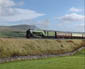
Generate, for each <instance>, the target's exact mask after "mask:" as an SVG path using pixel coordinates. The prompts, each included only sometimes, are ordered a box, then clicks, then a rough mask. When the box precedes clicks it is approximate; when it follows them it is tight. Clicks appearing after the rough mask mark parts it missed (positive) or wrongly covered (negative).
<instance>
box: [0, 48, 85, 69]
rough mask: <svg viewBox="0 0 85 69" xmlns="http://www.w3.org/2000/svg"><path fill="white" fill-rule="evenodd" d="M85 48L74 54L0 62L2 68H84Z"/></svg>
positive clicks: (0, 68)
mask: <svg viewBox="0 0 85 69" xmlns="http://www.w3.org/2000/svg"><path fill="white" fill-rule="evenodd" d="M84 60H85V49H84V50H82V51H80V52H78V53H77V54H75V55H74V56H65V57H55V58H48V59H39V60H25V61H16V62H9V63H4V64H0V69H84V68H85V61H84Z"/></svg>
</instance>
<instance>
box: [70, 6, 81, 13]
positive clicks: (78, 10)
mask: <svg viewBox="0 0 85 69" xmlns="http://www.w3.org/2000/svg"><path fill="white" fill-rule="evenodd" d="M69 11H70V12H81V11H82V10H81V9H78V8H74V7H72V8H70V9H69Z"/></svg>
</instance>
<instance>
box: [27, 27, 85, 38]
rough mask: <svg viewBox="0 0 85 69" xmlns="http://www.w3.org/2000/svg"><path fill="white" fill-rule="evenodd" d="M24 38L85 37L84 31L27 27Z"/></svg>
mask: <svg viewBox="0 0 85 69" xmlns="http://www.w3.org/2000/svg"><path fill="white" fill-rule="evenodd" d="M26 38H56V39H60V38H62V39H63V38H65V39H85V33H78V32H58V31H48V30H32V29H28V30H27V31H26Z"/></svg>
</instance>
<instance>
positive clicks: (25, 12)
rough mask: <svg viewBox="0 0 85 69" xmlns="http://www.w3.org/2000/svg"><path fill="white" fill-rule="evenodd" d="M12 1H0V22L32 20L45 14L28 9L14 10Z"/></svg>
mask: <svg viewBox="0 0 85 69" xmlns="http://www.w3.org/2000/svg"><path fill="white" fill-rule="evenodd" d="M16 6H17V3H15V2H14V1H13V0H0V22H16V21H24V20H32V19H35V18H37V17H39V16H44V15H45V14H42V13H38V12H36V11H34V10H30V9H22V8H16Z"/></svg>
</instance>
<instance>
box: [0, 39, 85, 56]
mask: <svg viewBox="0 0 85 69" xmlns="http://www.w3.org/2000/svg"><path fill="white" fill-rule="evenodd" d="M83 43H84V41H83V40H52V39H50V40H48V39H13V38H10V39H6V38H5V39H3V38H0V57H14V56H27V55H57V54H63V53H68V52H73V51H74V50H77V49H78V48H81V47H82V46H84V45H83Z"/></svg>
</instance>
